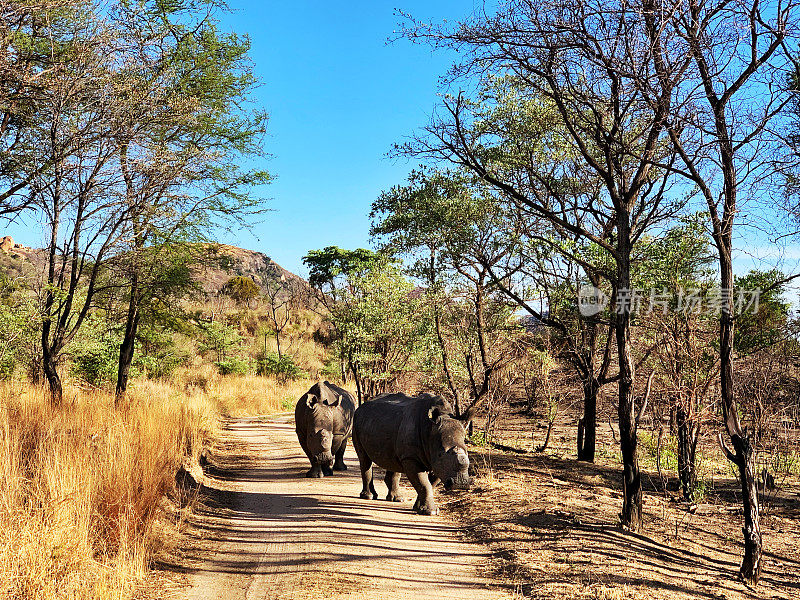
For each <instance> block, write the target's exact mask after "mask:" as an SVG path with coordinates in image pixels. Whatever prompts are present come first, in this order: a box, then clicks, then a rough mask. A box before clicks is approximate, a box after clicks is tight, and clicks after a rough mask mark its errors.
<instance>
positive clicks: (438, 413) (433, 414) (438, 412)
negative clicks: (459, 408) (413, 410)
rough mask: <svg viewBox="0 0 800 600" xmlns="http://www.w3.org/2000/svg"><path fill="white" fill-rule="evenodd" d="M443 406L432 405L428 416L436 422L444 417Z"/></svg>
mask: <svg viewBox="0 0 800 600" xmlns="http://www.w3.org/2000/svg"><path fill="white" fill-rule="evenodd" d="M442 414H444V413H442V407H441V406H432V407H431V408H430V409H429V410H428V418H429V419H430V420H431V421H433V422H434V423H435V422H436V421H438V420H439V419H441V418H442Z"/></svg>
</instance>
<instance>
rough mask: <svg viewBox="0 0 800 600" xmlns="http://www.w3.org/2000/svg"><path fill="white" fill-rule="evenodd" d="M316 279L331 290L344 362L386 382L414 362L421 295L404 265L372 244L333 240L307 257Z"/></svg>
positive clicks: (374, 381) (371, 380)
mask: <svg viewBox="0 0 800 600" xmlns="http://www.w3.org/2000/svg"><path fill="white" fill-rule="evenodd" d="M303 261H304V262H305V264H306V265H307V266H308V267H309V270H310V272H311V277H310V280H311V281H312V283H313V284H314V285H316V286H317V287H318V288H320V289H322V290H324V291H326V292H327V293H328V298H327V300H326V302H327V303H328V309H329V313H328V315H327V319H328V321H329V322H330V323H331V325H332V326H333V330H334V339H333V344H334V347H335V349H336V353H337V355H338V357H339V360H340V361H341V363H342V364H344V365H346V368H347V370H348V371H352V372H353V373H355V374H356V376H357V377H359V378H360V379H361V380H362V381H363V382H364V383H365V384H366V385H368V386H373V387H375V386H377V387H375V389H379V388H381V386H383V385H384V384H385V383H386V382H389V381H392V380H394V379H395V378H396V377H397V376H398V375H399V374H400V373H402V372H404V371H406V370H408V369H409V368H411V366H412V361H411V357H412V355H413V354H414V353H415V351H416V348H415V344H416V342H417V339H418V336H419V333H420V326H421V320H420V318H419V307H420V301H419V299H418V298H415V297H414V296H413V294H412V290H413V285H412V284H411V282H410V281H409V280H408V279H407V278H406V277H405V276H404V275H403V273H402V271H401V268H400V265H398V264H397V263H396V262H393V261H392V260H390V259H389V258H388V257H386V256H385V255H383V254H380V253H376V252H372V251H370V250H364V249H359V250H352V251H350V250H342V249H341V248H337V247H335V246H329V247H327V248H325V249H323V250H312V251H311V252H309V253H308V255H307V256H306V257H305V258H304V259H303Z"/></svg>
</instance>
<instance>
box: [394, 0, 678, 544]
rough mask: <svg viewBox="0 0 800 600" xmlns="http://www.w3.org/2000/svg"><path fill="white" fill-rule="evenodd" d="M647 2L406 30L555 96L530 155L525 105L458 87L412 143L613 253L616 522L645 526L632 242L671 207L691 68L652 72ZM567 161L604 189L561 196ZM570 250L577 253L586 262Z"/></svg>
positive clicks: (526, 3)
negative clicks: (550, 127)
mask: <svg viewBox="0 0 800 600" xmlns="http://www.w3.org/2000/svg"><path fill="white" fill-rule="evenodd" d="M651 8H652V7H651V6H650V3H649V2H648V1H647V0H646V1H645V2H644V3H643V4H638V3H634V4H630V3H627V2H611V3H608V2H600V1H590V2H582V1H581V2H579V1H578V0H568V1H567V2H549V1H545V2H540V1H536V2H534V1H532V0H517V1H513V2H510V3H508V4H507V5H504V6H503V7H502V8H501V9H500V11H499V12H498V13H497V14H496V15H495V16H493V17H488V18H487V17H485V16H476V17H472V18H470V19H469V20H466V21H464V22H462V23H460V24H459V26H458V27H455V28H451V27H449V26H441V27H439V26H427V25H424V24H418V23H415V22H414V21H413V20H411V23H410V25H409V26H408V27H407V29H406V35H407V37H409V38H411V39H412V40H423V41H429V42H431V43H433V44H435V45H439V46H447V47H451V48H456V49H458V50H459V51H460V52H462V53H463V55H465V56H466V57H467V58H466V59H465V60H464V62H463V63H462V64H460V65H458V66H456V67H455V69H454V73H455V75H456V76H459V75H473V74H478V75H482V74H485V73H495V74H500V75H503V74H506V73H511V74H513V75H514V77H515V79H516V81H517V85H518V88H519V89H518V92H517V93H516V96H517V97H521V98H522V99H524V100H526V101H527V102H528V103H529V105H530V103H536V102H546V103H548V104H549V105H550V106H552V114H553V118H554V119H555V120H557V121H558V122H559V123H560V125H561V128H560V129H561V130H563V139H561V140H558V142H559V143H558V144H557V145H556V144H552V145H550V146H544V147H543V148H542V149H540V150H539V151H537V152H531V151H530V148H529V147H528V146H526V144H525V139H524V138H523V137H520V136H519V133H520V129H519V127H518V125H519V121H518V120H516V119H515V114H516V113H515V109H516V108H517V106H515V105H514V104H512V103H509V102H508V99H507V98H506V97H504V96H495V97H492V96H491V94H487V95H485V96H484V97H482V98H481V102H480V103H479V104H477V105H476V104H475V103H471V102H469V101H468V100H466V99H465V97H464V95H463V94H458V95H456V96H455V97H450V98H447V99H446V100H445V102H444V107H443V108H444V113H445V114H444V116H443V117H440V118H435V119H434V121H433V122H432V123H431V124H430V125H429V126H428V127H427V128H426V129H425V134H424V135H422V136H420V137H419V138H418V139H417V140H416V143H412V144H409V145H407V146H405V147H404V148H402V150H404V151H405V152H406V153H408V154H411V155H414V156H429V157H433V158H434V159H441V160H446V161H449V162H452V163H456V164H458V165H461V166H462V167H464V168H466V169H468V170H469V171H471V172H473V173H475V174H476V175H477V176H478V177H480V178H481V179H483V181H484V182H486V184H488V185H489V186H491V188H492V189H494V190H495V191H496V193H497V194H499V195H501V196H502V197H504V198H506V199H508V200H509V201H511V202H512V203H514V204H517V205H519V206H523V207H525V208H526V209H527V210H530V211H533V212H534V213H535V214H537V215H538V216H540V217H541V218H543V219H545V220H547V221H548V222H549V223H550V224H551V225H552V226H553V227H557V228H559V229H561V230H563V231H564V232H566V233H569V234H571V235H573V236H575V237H576V238H577V239H579V240H581V241H582V242H584V243H585V244H589V243H591V244H594V245H595V246H596V247H597V248H598V249H600V250H602V251H603V252H605V253H606V254H607V255H608V256H609V257H610V259H611V262H612V264H613V268H612V271H613V272H612V273H611V274H610V275H611V276H610V277H609V278H608V283H609V285H610V286H611V289H612V294H613V296H618V295H619V296H620V298H621V300H622V301H621V302H617V305H616V309H617V310H616V311H615V313H614V314H613V325H614V331H615V338H616V347H617V362H618V365H619V375H618V389H619V397H618V417H619V426H620V446H621V450H622V460H623V507H622V512H621V514H620V522H621V524H622V525H623V526H625V527H627V528H630V529H633V530H637V529H639V528H640V526H641V522H642V520H641V507H642V483H641V478H640V473H639V464H638V458H637V435H636V432H637V426H638V415H639V414H640V412H641V411H640V410H639V409H637V407H636V402H635V397H634V383H635V365H634V358H633V352H632V348H631V313H630V308H631V306H630V302H629V301H630V298H629V297H628V296H627V294H629V293H630V289H631V284H632V281H631V273H632V250H633V246H634V244H635V243H636V241H637V240H638V239H639V238H640V237H641V236H642V235H643V234H644V232H645V231H647V230H648V228H650V227H652V226H653V225H654V224H655V223H657V222H658V221H659V220H661V219H663V218H666V217H667V216H668V213H669V212H670V211H669V210H668V209H669V208H672V207H670V206H669V205H668V204H667V203H665V202H662V200H663V198H664V196H665V193H666V192H667V191H668V184H669V171H668V170H666V169H664V168H663V167H661V168H659V166H658V165H664V164H666V165H669V164H671V163H672V160H673V157H672V154H673V151H672V149H671V148H669V147H668V145H667V144H665V142H666V129H665V125H666V120H667V118H668V117H669V116H670V114H671V113H672V112H673V111H674V110H675V109H676V107H675V106H673V99H674V95H675V94H674V89H675V85H677V82H678V81H680V77H681V74H682V73H683V71H684V70H685V68H686V67H685V65H684V64H681V63H676V64H674V65H672V67H673V69H672V70H671V71H670V77H668V78H664V79H658V80H655V79H656V69H655V66H654V65H653V54H652V53H651V52H649V50H648V48H649V47H650V46H651V42H650V39H649V38H648V35H649V33H650V32H651V29H652V26H651V23H650V17H649V14H650V10H651ZM654 35H659V33H658V32H655V33H654ZM621 40H625V42H626V43H621ZM684 62H688V61H684ZM642 77H644V78H646V79H648V80H649V79H651V78H652V79H654V80H655V81H653V82H652V83H653V85H652V86H651V87H652V89H654V90H657V92H658V93H657V94H656V95H655V96H653V97H650V96H646V95H645V94H643V92H642V90H641V82H640V78H642ZM564 146H566V148H567V149H568V151H567V152H565V151H564ZM547 151H549V152H550V154H549V155H548V153H547ZM554 159H555V160H554ZM565 169H568V170H570V171H571V172H573V173H575V174H576V175H579V174H581V173H584V174H590V177H589V178H588V179H587V180H588V181H599V182H600V183H601V184H602V185H601V186H600V187H599V188H594V187H592V188H591V189H589V190H586V191H584V192H583V193H577V194H576V191H578V192H580V190H575V189H567V190H564V189H562V188H561V187H560V186H559V185H558V182H560V181H561V180H562V177H561V176H560V175H561V174H562V173H563V172H564V171H565ZM576 180H580V178H577V179H576ZM574 258H575V259H576V260H579V261H580V256H578V255H576V256H574Z"/></svg>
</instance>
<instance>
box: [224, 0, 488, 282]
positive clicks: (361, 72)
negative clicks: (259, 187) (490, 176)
mask: <svg viewBox="0 0 800 600" xmlns="http://www.w3.org/2000/svg"><path fill="white" fill-rule="evenodd" d="M399 1H402V2H403V3H402V4H401V5H399V8H401V9H402V10H404V11H407V12H410V13H411V14H413V15H414V16H415V17H420V18H424V19H431V18H433V19H435V20H437V21H438V20H441V19H444V18H447V19H453V18H457V17H461V16H464V15H465V14H466V13H467V12H468V11H470V10H471V9H472V2H463V0H462V1H460V2H459V1H441V2H421V1H419V0H399ZM230 4H231V7H232V8H234V9H235V11H236V12H235V13H234V14H233V15H229V16H227V17H226V18H225V20H224V23H225V24H226V25H227V26H228V27H229V28H231V29H233V30H235V31H238V32H247V33H248V34H249V35H250V37H251V41H252V51H251V55H252V58H253V60H254V62H255V68H256V72H257V74H258V76H259V77H260V78H261V80H262V81H263V85H262V87H261V88H260V89H259V90H258V92H257V96H258V99H259V101H260V103H261V104H262V106H263V107H264V108H266V110H267V111H268V112H269V113H270V122H269V137H268V138H267V140H266V149H267V151H268V152H270V153H271V154H272V155H273V158H272V159H271V160H270V161H269V163H268V165H267V166H268V170H269V171H270V172H271V173H273V174H274V175H275V176H276V180H275V181H274V182H273V183H272V184H271V185H269V186H267V187H266V188H265V189H264V194H265V195H266V196H268V197H269V198H271V201H270V202H269V207H270V208H271V209H273V212H270V213H268V214H267V215H266V216H264V217H263V219H261V222H260V223H259V224H257V225H256V226H255V227H254V228H253V231H252V233H248V232H241V233H240V234H239V235H238V236H236V239H232V240H230V241H231V243H234V244H237V245H240V246H243V247H246V248H250V249H254V250H260V251H262V252H264V253H265V254H268V255H269V256H271V257H272V258H273V259H274V260H276V261H277V262H278V263H280V264H281V265H283V266H284V267H286V268H287V269H289V270H291V271H294V272H296V273H300V274H305V269H303V267H302V266H301V257H302V256H303V255H304V254H305V253H306V252H307V251H308V250H311V249H315V248H322V247H324V246H327V245H334V244H335V245H338V246H342V247H346V248H354V247H359V246H366V245H368V243H369V239H368V230H369V219H368V216H367V214H368V212H369V207H370V204H371V203H372V201H373V200H374V199H375V198H376V197H377V195H378V194H379V193H380V192H381V190H383V189H388V188H389V187H391V186H392V185H395V184H398V183H402V182H403V181H404V179H405V177H406V175H407V173H408V172H409V170H410V169H411V168H413V167H414V166H415V165H414V164H412V163H408V162H406V161H396V160H392V159H389V158H387V157H386V154H387V152H389V150H390V149H391V146H392V144H393V143H395V142H398V141H402V140H403V139H404V138H405V137H407V136H409V135H410V134H412V133H413V132H414V130H415V128H417V127H419V126H421V125H424V124H425V123H426V122H427V121H428V118H429V116H430V114H431V111H432V109H433V107H434V105H435V104H436V100H437V98H436V94H437V92H438V85H437V81H438V77H439V76H440V75H441V74H443V73H444V72H445V71H446V69H447V68H448V67H449V66H450V63H451V62H452V59H451V58H450V57H448V56H445V55H442V54H438V53H437V54H432V53H431V51H430V49H428V48H425V47H421V46H415V45H412V44H411V43H409V42H407V41H405V40H400V41H396V42H393V43H387V39H389V38H391V37H393V32H394V31H395V30H396V29H397V26H398V22H399V20H400V19H399V16H397V15H396V14H395V10H394V7H395V6H396V5H395V4H391V3H384V2H381V1H377V2H376V1H372V2H362V1H358V2H342V3H329V2H321V1H313V2H312V1H309V0H299V1H294V2H286V3H279V2H269V3H261V2H258V1H254V0H232V1H231V3H230Z"/></svg>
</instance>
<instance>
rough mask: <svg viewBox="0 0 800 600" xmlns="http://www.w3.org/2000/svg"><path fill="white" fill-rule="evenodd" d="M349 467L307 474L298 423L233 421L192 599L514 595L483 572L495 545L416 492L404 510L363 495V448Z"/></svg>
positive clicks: (212, 485)
mask: <svg viewBox="0 0 800 600" xmlns="http://www.w3.org/2000/svg"><path fill="white" fill-rule="evenodd" d="M346 462H347V465H348V467H349V470H348V471H347V472H346V473H344V474H342V473H337V474H336V475H334V476H333V477H326V478H324V479H306V478H305V477H304V475H305V471H306V470H307V469H308V463H307V459H306V458H305V456H304V455H303V454H302V452H301V450H300V447H299V445H298V443H297V438H296V436H295V432H294V425H293V423H292V422H291V418H290V417H288V416H287V417H278V418H275V419H273V420H270V421H267V422H262V421H256V420H237V421H232V422H230V423H229V425H228V427H227V428H226V430H225V436H224V438H223V439H222V440H221V445H220V449H219V451H218V452H217V453H216V454H215V456H214V466H213V467H212V468H211V469H207V472H206V474H207V476H208V477H207V478H206V481H205V482H204V492H203V493H204V496H205V503H204V507H201V508H200V509H199V510H198V514H197V516H196V518H195V522H194V523H193V528H194V530H195V533H196V534H197V540H196V542H195V545H196V546H195V547H194V548H192V549H191V550H190V552H189V557H187V561H188V562H187V563H186V564H185V565H183V569H182V570H184V571H185V572H187V573H188V574H189V580H190V584H191V585H190V588H189V590H188V595H187V600H199V599H204V600H205V599H208V600H213V599H225V600H256V599H259V600H260V599H292V600H305V599H308V600H311V599H317V598H325V599H330V600H340V599H345V598H346V599H356V598H359V599H360V598H371V599H375V600H394V599H400V598H402V599H403V600H428V599H435V598H436V599H438V598H442V599H444V598H447V599H450V598H459V599H461V600H471V599H476V600H477V599H481V600H499V599H508V598H511V597H512V596H511V594H510V593H508V592H505V591H502V590H500V589H498V588H496V587H495V588H490V587H489V581H488V579H486V578H484V577H482V576H481V570H482V569H485V568H486V563H487V559H488V556H487V554H486V549H485V548H484V547H482V546H477V545H475V544H471V543H469V542H466V541H464V540H463V539H462V538H461V536H460V535H459V530H458V527H457V526H456V525H455V524H454V523H453V522H451V521H448V520H447V519H446V518H445V517H423V516H418V515H416V514H414V513H413V512H412V511H411V504H412V501H413V498H414V492H413V489H411V488H410V487H405V488H404V496H405V497H406V500H405V501H404V502H402V503H390V502H386V501H383V500H381V501H369V500H362V499H360V498H358V493H359V491H360V489H361V480H360V477H359V474H358V469H357V460H356V456H355V453H354V452H353V450H352V448H348V452H347V454H346ZM376 471H377V470H376ZM378 475H379V472H376V478H377V476H378ZM380 476H381V477H382V474H380ZM376 486H377V487H378V490H379V493H381V494H385V486H384V485H383V482H382V479H381V480H380V481H378V480H377V479H376ZM437 492H438V490H437Z"/></svg>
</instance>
